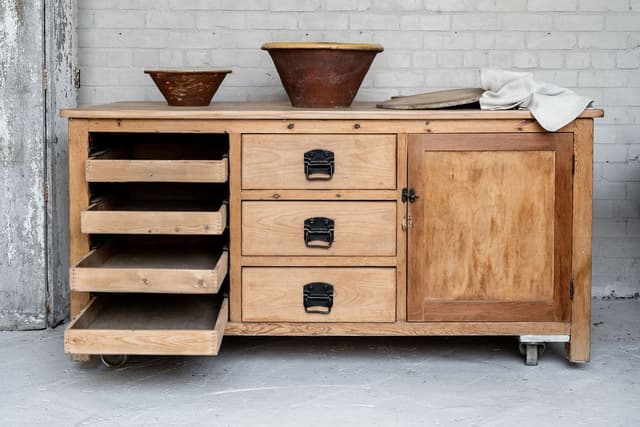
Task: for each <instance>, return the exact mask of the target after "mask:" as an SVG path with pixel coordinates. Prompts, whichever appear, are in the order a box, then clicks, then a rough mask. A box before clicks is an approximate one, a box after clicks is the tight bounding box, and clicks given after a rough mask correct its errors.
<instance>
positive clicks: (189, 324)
mask: <svg viewBox="0 0 640 427" xmlns="http://www.w3.org/2000/svg"><path fill="white" fill-rule="evenodd" d="M116 301H117V306H114V305H115V304H116ZM180 302H181V307H177V306H170V305H168V304H166V303H164V304H156V305H155V307H148V304H146V305H147V306H146V307H142V306H141V305H145V304H144V303H143V304H140V303H138V304H135V305H131V306H128V305H127V304H126V301H125V302H124V303H123V302H122V299H121V298H120V299H111V298H109V297H103V296H101V297H94V298H93V299H92V300H91V302H90V304H89V305H88V306H87V307H86V308H85V310H84V311H83V312H82V313H81V314H80V315H79V316H78V318H77V319H76V320H74V321H73V322H72V323H71V324H70V325H69V326H68V327H67V329H66V331H65V334H64V335H65V337H64V349H65V352H67V353H83V354H129V355H185V356H186V355H192V356H195V355H207V356H215V355H217V354H218V351H219V349H220V345H221V343H222V338H223V336H224V331H225V328H226V325H227V318H228V314H229V308H228V301H227V299H226V298H225V299H224V300H223V301H222V302H221V303H219V304H217V305H216V304H215V302H214V301H213V300H210V299H206V300H202V301H196V300H184V299H181V300H180ZM110 304H113V305H110Z"/></svg>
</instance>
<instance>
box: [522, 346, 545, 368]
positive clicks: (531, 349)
mask: <svg viewBox="0 0 640 427" xmlns="http://www.w3.org/2000/svg"><path fill="white" fill-rule="evenodd" d="M546 348H547V346H546V345H545V344H544V343H541V344H536V343H520V347H519V349H520V354H521V355H523V356H524V364H525V365H527V366H536V365H537V364H538V357H540V356H542V354H543V353H544V351H545V350H546Z"/></svg>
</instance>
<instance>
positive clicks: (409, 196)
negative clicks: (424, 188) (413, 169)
mask: <svg viewBox="0 0 640 427" xmlns="http://www.w3.org/2000/svg"><path fill="white" fill-rule="evenodd" d="M419 198H420V196H418V195H417V194H416V190H414V189H413V188H406V187H405V188H403V189H402V203H407V200H408V201H409V203H415V201H416V200H418V199H419Z"/></svg>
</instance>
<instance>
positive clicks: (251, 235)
mask: <svg viewBox="0 0 640 427" xmlns="http://www.w3.org/2000/svg"><path fill="white" fill-rule="evenodd" d="M312 217H327V218H331V219H333V220H334V221H335V232H334V234H335V239H334V243H333V245H332V247H331V248H329V249H324V248H308V247H306V246H305V241H304V221H305V219H307V218H312ZM242 255H245V256H246V255H257V256H260V255H263V256H278V255H300V256H395V255H396V203H395V202H315V201H314V202H288V201H282V202H254V201H245V202H242Z"/></svg>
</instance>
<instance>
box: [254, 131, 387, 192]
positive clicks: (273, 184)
mask: <svg viewBox="0 0 640 427" xmlns="http://www.w3.org/2000/svg"><path fill="white" fill-rule="evenodd" d="M314 149H323V150H329V151H332V152H333V153H334V157H335V172H334V174H333V176H332V177H331V179H329V180H309V179H308V178H307V176H306V175H305V173H304V161H303V160H304V153H305V152H307V151H309V150H314ZM395 174H396V137H395V135H335V134H334V135H280V134H275V135H274V134H271V135H243V136H242V188H243V189H254V190H255V189H278V190H283V189H371V190H375V189H382V190H384V189H394V188H396V176H395Z"/></svg>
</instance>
